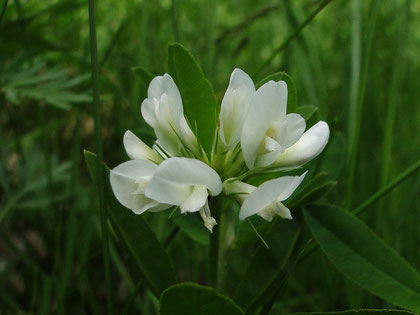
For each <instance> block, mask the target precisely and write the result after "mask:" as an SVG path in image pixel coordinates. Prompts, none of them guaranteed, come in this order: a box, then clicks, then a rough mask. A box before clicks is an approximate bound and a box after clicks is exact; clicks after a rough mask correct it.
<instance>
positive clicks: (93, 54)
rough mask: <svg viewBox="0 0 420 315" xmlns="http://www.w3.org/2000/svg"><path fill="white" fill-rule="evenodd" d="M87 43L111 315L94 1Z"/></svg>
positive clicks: (90, 9)
mask: <svg viewBox="0 0 420 315" xmlns="http://www.w3.org/2000/svg"><path fill="white" fill-rule="evenodd" d="M89 40H90V41H89V43H90V62H91V72H92V92H93V105H94V109H95V139H96V153H97V161H96V167H97V176H98V194H99V210H100V213H101V229H102V248H103V253H104V268H105V283H106V301H107V313H108V314H112V295H111V272H110V263H109V261H110V259H109V244H108V238H109V236H108V226H107V217H108V216H107V209H106V206H105V202H104V200H105V195H104V189H105V188H104V187H105V186H104V166H103V165H104V163H103V153H102V136H101V104H100V101H99V82H98V81H99V78H98V76H99V67H98V48H97V42H96V24H95V1H94V0H89Z"/></svg>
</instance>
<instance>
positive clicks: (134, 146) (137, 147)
mask: <svg viewBox="0 0 420 315" xmlns="http://www.w3.org/2000/svg"><path fill="white" fill-rule="evenodd" d="M123 142H124V147H125V151H127V154H128V156H129V157H130V159H133V160H150V161H153V162H156V163H160V162H161V161H162V158H161V157H160V156H159V155H158V154H157V153H156V152H155V151H153V150H152V149H151V148H149V147H148V146H147V145H146V144H145V143H144V142H143V141H141V140H140V139H139V138H138V137H137V136H136V135H135V134H134V133H132V132H131V131H130V130H127V131H126V132H125V134H124V138H123Z"/></svg>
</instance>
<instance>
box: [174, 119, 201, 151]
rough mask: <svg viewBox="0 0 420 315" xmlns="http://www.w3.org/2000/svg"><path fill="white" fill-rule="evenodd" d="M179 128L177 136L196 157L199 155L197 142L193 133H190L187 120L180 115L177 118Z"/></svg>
mask: <svg viewBox="0 0 420 315" xmlns="http://www.w3.org/2000/svg"><path fill="white" fill-rule="evenodd" d="M178 127H179V131H178V133H179V136H180V137H181V138H182V141H183V142H184V143H185V145H186V146H187V147H188V149H190V150H191V151H192V152H193V153H194V154H195V155H196V156H199V155H200V149H199V147H198V141H197V138H196V137H195V135H194V133H193V132H192V130H191V128H190V126H189V125H188V123H187V120H186V119H185V117H184V116H183V115H182V116H180V117H179V122H178Z"/></svg>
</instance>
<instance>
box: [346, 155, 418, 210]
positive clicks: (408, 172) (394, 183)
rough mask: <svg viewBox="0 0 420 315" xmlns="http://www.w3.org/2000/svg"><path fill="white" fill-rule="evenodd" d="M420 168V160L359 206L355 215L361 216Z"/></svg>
mask: <svg viewBox="0 0 420 315" xmlns="http://www.w3.org/2000/svg"><path fill="white" fill-rule="evenodd" d="M419 168H420V160H418V161H417V162H416V163H414V164H413V165H411V166H410V167H409V168H408V169H406V170H405V171H404V172H403V173H401V175H400V176H398V177H397V178H395V179H394V180H392V181H391V182H390V183H388V184H387V185H385V186H384V187H382V188H381V189H380V190H379V191H377V192H376V193H374V194H373V195H372V196H371V197H370V198H368V199H367V200H366V201H365V202H363V203H362V204H361V205H360V206H358V207H357V208H356V209H355V210H354V211H353V213H354V214H355V215H359V214H360V213H362V212H364V211H365V210H366V209H367V208H368V207H369V206H370V205H372V204H373V203H374V202H376V201H378V200H379V199H381V198H382V197H383V196H384V195H385V194H386V193H388V192H389V191H391V190H392V189H394V188H395V187H397V186H398V185H399V184H400V183H401V182H402V181H403V180H405V179H407V178H408V177H409V176H410V175H412V174H414V173H415V172H416V171H417V170H418V169H419Z"/></svg>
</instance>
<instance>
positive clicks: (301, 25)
mask: <svg viewBox="0 0 420 315" xmlns="http://www.w3.org/2000/svg"><path fill="white" fill-rule="evenodd" d="M331 1H332V0H324V1H323V2H322V3H321V4H320V5H319V7H318V8H317V9H316V10H315V11H314V12H313V13H312V14H311V15H310V16H308V17H307V18H306V20H305V21H303V23H301V24H300V25H299V27H298V28H296V29H295V30H294V32H293V33H292V34H290V35H289V36H288V37H287V38H286V39H285V40H284V41H283V42H282V43H281V44H280V46H279V47H278V48H277V49H275V50H274V51H273V52H272V53H271V55H270V57H268V59H267V60H266V61H265V62H264V63H263V64H262V65H261V66H260V67H259V68H258V69H257V71H255V72H254V74H253V75H252V78H253V79H255V77H256V76H257V75H258V74H260V73H261V71H262V70H263V69H264V68H265V67H266V66H268V65H269V64H270V62H271V61H273V59H274V58H275V57H276V56H277V54H278V53H279V52H281V51H282V50H283V49H284V48H286V47H287V45H289V43H290V42H291V41H292V40H293V39H295V38H296V37H297V36H298V35H299V33H300V32H301V31H302V30H303V29H304V28H305V26H306V25H308V24H309V23H310V22H311V21H312V20H313V19H314V17H316V16H317V15H318V13H319V12H321V11H322V9H323V8H325V7H326V6H327V4H329V3H330V2H331Z"/></svg>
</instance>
